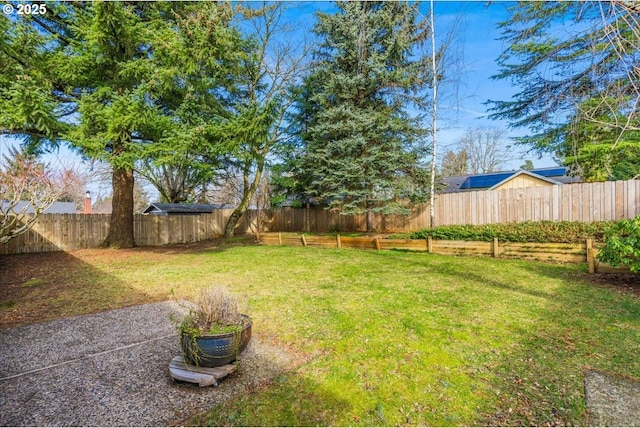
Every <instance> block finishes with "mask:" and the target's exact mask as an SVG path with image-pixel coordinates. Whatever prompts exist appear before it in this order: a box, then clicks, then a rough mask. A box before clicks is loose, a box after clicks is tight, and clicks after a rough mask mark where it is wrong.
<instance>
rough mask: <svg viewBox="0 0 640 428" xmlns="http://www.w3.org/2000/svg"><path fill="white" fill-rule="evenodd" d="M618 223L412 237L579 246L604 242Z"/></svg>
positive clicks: (467, 229)
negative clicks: (608, 233) (608, 230)
mask: <svg viewBox="0 0 640 428" xmlns="http://www.w3.org/2000/svg"><path fill="white" fill-rule="evenodd" d="M613 223H614V222H611V221H600V222H593V223H582V222H578V221H549V220H545V221H537V222H531V221H527V222H522V223H506V224H483V225H451V226H440V227H437V228H434V229H422V230H418V231H416V232H413V233H411V234H410V235H409V237H410V238H412V239H426V238H427V237H428V236H431V237H432V238H433V239H448V240H465V241H492V240H493V239H494V238H498V239H499V240H500V241H506V242H542V243H545V242H549V243H578V242H584V241H585V240H586V239H593V240H595V241H602V240H603V239H604V232H605V230H606V229H607V227H609V226H611V225H612V224H613Z"/></svg>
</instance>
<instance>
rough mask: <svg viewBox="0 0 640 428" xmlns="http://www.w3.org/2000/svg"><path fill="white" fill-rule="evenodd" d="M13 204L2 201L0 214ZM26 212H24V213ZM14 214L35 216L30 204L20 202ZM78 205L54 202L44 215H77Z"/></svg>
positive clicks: (15, 207) (14, 209)
mask: <svg viewBox="0 0 640 428" xmlns="http://www.w3.org/2000/svg"><path fill="white" fill-rule="evenodd" d="M11 204H12V202H9V201H2V202H0V212H5V210H7V209H9V207H10V205H11ZM23 210H24V211H23ZM11 211H13V212H14V213H25V214H33V213H34V209H33V206H31V203H30V202H27V201H20V202H18V203H16V205H15V206H14V207H13V209H12V210H11ZM77 212H78V210H76V204H75V203H74V202H54V203H53V204H52V205H51V206H50V207H49V208H47V209H46V210H45V211H44V214H75V213H77Z"/></svg>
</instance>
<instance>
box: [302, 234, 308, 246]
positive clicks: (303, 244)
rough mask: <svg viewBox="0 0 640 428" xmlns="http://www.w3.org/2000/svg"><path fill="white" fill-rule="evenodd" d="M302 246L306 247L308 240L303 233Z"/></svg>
mask: <svg viewBox="0 0 640 428" xmlns="http://www.w3.org/2000/svg"><path fill="white" fill-rule="evenodd" d="M302 246H303V247H306V246H307V240H306V239H305V237H304V234H302Z"/></svg>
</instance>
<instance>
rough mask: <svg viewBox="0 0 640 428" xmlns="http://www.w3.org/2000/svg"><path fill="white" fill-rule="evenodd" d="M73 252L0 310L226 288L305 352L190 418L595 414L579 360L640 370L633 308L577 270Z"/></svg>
mask: <svg viewBox="0 0 640 428" xmlns="http://www.w3.org/2000/svg"><path fill="white" fill-rule="evenodd" d="M71 254H72V255H73V257H72V259H70V260H68V264H69V266H68V268H66V269H64V270H62V271H63V272H62V273H61V272H60V271H58V273H57V274H56V275H57V276H56V277H55V281H56V283H60V281H63V282H64V283H65V284H66V286H65V287H59V288H57V291H56V292H55V293H54V294H51V293H49V294H47V293H44V292H43V291H42V290H41V288H46V287H47V286H51V284H52V283H53V281H54V280H53V279H50V278H47V277H46V275H40V276H38V278H39V280H40V281H39V283H38V284H36V285H34V286H31V287H16V292H15V293H14V294H12V295H11V296H5V294H4V293H3V294H2V295H0V297H2V301H5V298H6V299H7V300H9V297H10V301H11V302H12V305H5V304H2V303H0V317H8V316H7V314H8V313H14V312H15V311H18V312H20V311H22V310H25V311H27V312H28V311H29V310H32V309H33V308H31V306H30V305H35V307H36V308H39V309H40V310H43V311H46V313H47V314H55V316H65V315H69V314H75V313H79V312H83V311H84V312H91V311H95V310H102V309H104V308H105V306H109V305H112V306H118V305H120V306H122V305H125V304H132V303H136V302H143V301H157V300H163V299H166V298H168V296H169V295H170V293H171V291H173V292H174V293H175V295H176V296H177V297H180V298H193V297H195V296H196V295H197V293H198V292H199V289H201V288H202V287H204V286H207V285H210V284H223V285H227V286H228V287H229V288H230V289H231V290H232V291H233V292H234V293H236V294H237V295H239V296H241V299H242V300H244V305H245V308H244V310H246V311H248V312H249V313H250V314H251V315H252V317H253V320H254V333H255V335H256V337H258V338H260V339H261V340H267V341H271V342H273V343H276V344H278V345H280V346H282V347H285V348H287V349H289V350H290V351H292V352H295V353H298V354H300V355H303V356H304V357H305V358H304V361H305V362H304V363H303V364H302V365H300V366H299V367H298V368H297V369H295V370H293V371H292V372H289V373H287V374H285V375H282V376H280V377H279V378H277V379H275V380H274V382H273V383H272V384H270V385H266V386H264V387H263V388H259V389H256V390H255V391H252V392H251V393H250V394H247V395H245V396H242V397H239V398H238V399H236V400H234V401H231V402H229V403H227V404H224V405H221V406H219V407H216V408H213V409H211V410H210V411H209V412H207V413H206V414H203V415H195V416H194V418H193V419H192V420H191V421H190V423H192V424H194V425H238V426H248V425H249V426H264V425H278V426H291V425H353V426H360V425H365V426H370V425H565V424H567V425H586V424H587V423H588V419H587V414H586V409H585V401H584V387H583V372H584V370H585V369H586V368H594V369H598V370H603V371H607V372H612V373H617V374H620V375H623V376H631V377H640V360H639V359H638V358H637V355H638V351H640V303H639V302H638V301H637V300H636V299H635V298H634V297H633V296H632V295H629V294H624V293H620V292H618V291H616V290H615V289H610V288H606V287H598V286H594V285H593V284H591V283H590V282H589V277H588V276H587V275H586V274H585V273H584V270H585V267H584V266H575V265H573V266H571V265H566V266H564V265H551V264H544V263H537V262H523V261H514V260H499V259H491V258H471V257H466V258H463V257H450V256H439V255H434V254H431V255H429V254H416V253H404V252H396V251H380V252H374V251H357V250H344V249H343V250H333V249H314V248H299V247H280V246H252V245H233V246H226V247H224V246H223V247H210V248H203V247H201V248H199V249H196V250H188V251H187V250H173V249H172V248H171V247H168V248H165V249H134V250H123V251H120V252H116V251H111V250H91V251H78V252H73V253H71ZM13 257H16V258H19V257H21V256H12V258H6V259H5V260H9V262H13V261H14V260H18V259H14V258H13ZM2 261H3V259H0V262H2ZM21 283H24V281H22V282H21ZM0 285H2V286H3V287H4V284H2V281H1V280H0ZM34 293H35V294H34ZM37 293H42V294H40V296H41V298H40V300H38V298H37V296H38V295H39V294H37ZM123 295H126V297H125V296H123ZM70 301H74V302H76V303H75V304H74V305H72V308H71V309H69V308H68V306H65V305H66V303H65V302H70ZM105 302H108V304H105ZM0 319H2V318H0Z"/></svg>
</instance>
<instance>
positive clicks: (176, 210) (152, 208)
mask: <svg viewBox="0 0 640 428" xmlns="http://www.w3.org/2000/svg"><path fill="white" fill-rule="evenodd" d="M222 208H228V207H227V206H226V205H222V204H165V203H159V202H155V203H153V204H150V205H149V206H148V207H147V208H145V210H144V211H142V214H160V215H166V214H206V213H211V212H213V210H218V209H222Z"/></svg>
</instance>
